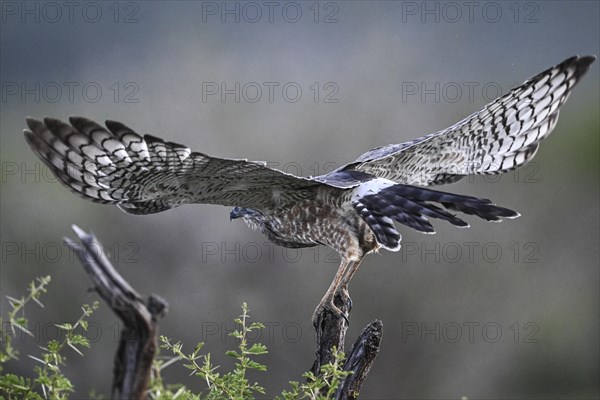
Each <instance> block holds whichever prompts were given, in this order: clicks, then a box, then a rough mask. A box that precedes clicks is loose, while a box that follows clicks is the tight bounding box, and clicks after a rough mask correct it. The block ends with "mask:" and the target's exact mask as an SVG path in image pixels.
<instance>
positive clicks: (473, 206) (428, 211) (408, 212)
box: [354, 184, 519, 248]
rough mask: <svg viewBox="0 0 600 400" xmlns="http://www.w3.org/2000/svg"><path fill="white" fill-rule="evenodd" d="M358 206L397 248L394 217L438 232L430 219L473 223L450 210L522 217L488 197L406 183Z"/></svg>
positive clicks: (382, 239) (382, 240)
mask: <svg viewBox="0 0 600 400" xmlns="http://www.w3.org/2000/svg"><path fill="white" fill-rule="evenodd" d="M434 203H437V204H434ZM354 207H355V208H356V210H357V211H358V212H359V214H360V215H361V217H362V218H363V220H364V221H365V222H366V223H367V224H368V225H369V227H370V228H371V229H372V230H373V232H374V233H375V235H376V237H377V240H378V241H379V242H380V243H381V244H382V245H383V246H384V247H386V248H387V247H388V246H391V247H394V242H395V240H396V234H397V232H396V231H395V229H394V230H393V231H392V229H393V224H391V220H390V219H393V220H394V221H397V222H399V223H401V224H403V225H406V226H409V227H411V228H413V229H416V230H418V231H420V232H425V233H435V230H434V229H433V226H432V225H431V223H430V222H429V218H437V219H442V220H445V221H448V222H450V223H451V224H452V225H455V226H458V227H460V228H466V227H468V226H469V224H468V223H466V222H465V221H464V220H462V219H461V218H459V217H457V216H456V215H455V214H453V213H452V212H450V211H458V212H462V213H464V214H469V215H476V216H478V217H480V218H483V219H485V220H487V221H494V222H499V221H502V218H516V217H518V216H519V213H517V212H515V211H513V210H509V209H508V208H504V207H499V206H497V205H495V204H492V202H491V201H490V200H488V199H480V198H477V197H473V196H463V195H459V194H453V193H447V192H440V191H437V190H431V189H426V188H423V187H418V186H410V185H402V184H396V185H392V186H388V187H385V188H383V189H381V190H379V191H378V192H376V193H373V194H369V195H365V196H362V197H360V198H358V199H356V200H355V201H354ZM390 226H391V228H390ZM394 232H395V233H394ZM396 244H397V243H396Z"/></svg>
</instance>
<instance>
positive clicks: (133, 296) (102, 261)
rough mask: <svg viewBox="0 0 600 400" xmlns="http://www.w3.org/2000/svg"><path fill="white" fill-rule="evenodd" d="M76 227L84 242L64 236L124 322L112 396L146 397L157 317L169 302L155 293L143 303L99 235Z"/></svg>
mask: <svg viewBox="0 0 600 400" xmlns="http://www.w3.org/2000/svg"><path fill="white" fill-rule="evenodd" d="M73 231H74V232H75V234H76V235H77V236H78V237H79V239H80V240H81V244H79V243H76V242H74V241H73V240H71V239H69V238H65V243H66V245H67V246H68V247H69V248H71V249H72V250H73V251H75V253H76V254H77V256H78V257H79V259H80V260H81V262H82V264H83V267H84V268H85V271H86V272H87V273H88V275H89V276H90V278H91V279H92V282H93V284H94V287H93V289H94V290H95V291H97V292H98V294H99V295H100V297H102V299H103V300H104V301H105V302H106V303H107V304H108V305H109V306H110V308H112V310H113V311H114V312H115V314H117V315H118V316H119V318H120V319H121V321H123V325H124V327H123V329H122V330H121V338H120V342H119V347H118V350H117V354H116V356H115V361H114V369H113V383H112V398H117V399H144V398H146V389H147V385H148V382H149V380H150V372H151V369H152V360H153V359H154V355H155V354H156V349H157V346H158V344H157V338H158V317H159V316H163V315H164V314H165V313H166V309H167V303H166V302H165V301H164V300H163V299H161V298H160V297H158V296H155V295H152V296H150V297H149V298H148V301H147V302H146V303H144V301H143V299H142V297H141V296H140V295H139V294H138V293H137V292H136V291H135V289H133V288H132V287H131V286H130V285H129V284H128V283H127V282H126V281H125V280H124V279H123V277H122V276H121V275H120V274H119V273H118V272H117V270H116V269H115V268H114V267H113V266H112V264H111V262H110V261H109V260H108V258H107V257H106V254H105V252H104V250H103V248H102V245H101V244H100V242H99V241H98V239H97V238H96V237H95V236H94V235H93V234H91V233H90V234H88V233H86V232H84V231H83V230H82V229H80V228H79V227H77V226H75V225H73Z"/></svg>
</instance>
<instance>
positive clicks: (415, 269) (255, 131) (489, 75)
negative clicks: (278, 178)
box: [0, 1, 600, 399]
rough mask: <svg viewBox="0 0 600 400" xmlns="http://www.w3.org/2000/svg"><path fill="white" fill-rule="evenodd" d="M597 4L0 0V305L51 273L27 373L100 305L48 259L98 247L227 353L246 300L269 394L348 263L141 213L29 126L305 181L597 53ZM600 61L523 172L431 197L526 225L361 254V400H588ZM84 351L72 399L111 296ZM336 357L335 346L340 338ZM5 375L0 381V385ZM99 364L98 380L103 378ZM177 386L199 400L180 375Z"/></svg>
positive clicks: (185, 214) (73, 369) (111, 331)
mask: <svg viewBox="0 0 600 400" xmlns="http://www.w3.org/2000/svg"><path fill="white" fill-rule="evenodd" d="M599 4H600V3H598V2H597V1H590V2H585V1H578V2H560V1H532V2H474V3H469V2H466V3H463V2H389V1H382V2H376V1H375V2H371V1H368V2H367V1H353V2H322V3H318V2H295V3H286V2H276V3H268V2H266V3H265V2H252V3H244V2H233V1H231V2H185V1H181V2H168V3H167V2H161V1H154V2H118V3H113V2H110V3H109V2H87V3H86V2H81V3H77V2H68V3H60V2H48V3H46V2H35V1H34V2H2V4H1V6H2V27H1V39H0V40H1V46H2V50H1V52H2V57H1V62H0V67H1V71H2V72H1V83H2V102H1V106H2V109H1V123H0V129H1V153H0V154H1V166H2V170H1V189H2V190H1V195H0V198H1V213H0V217H1V230H0V232H1V235H2V238H1V243H2V266H1V284H0V290H1V293H0V294H1V298H2V300H1V308H0V311H1V312H2V315H4V316H5V315H6V313H7V311H8V303H7V301H6V297H5V296H20V295H21V294H24V292H25V287H26V285H27V283H28V282H29V281H31V280H33V279H34V278H35V277H38V276H43V275H51V276H52V282H51V284H50V287H49V292H48V294H46V295H45V296H44V297H43V302H44V304H45V308H43V309H42V308H39V307H37V306H36V305H32V306H30V307H29V308H28V309H27V310H26V316H27V317H28V318H29V319H30V322H31V324H30V328H31V331H32V332H33V333H34V336H33V338H30V337H23V336H19V337H18V340H16V343H17V346H18V349H19V350H20V351H21V355H22V357H21V360H20V361H19V362H12V363H10V364H8V371H13V372H17V373H21V374H23V373H26V371H31V370H32V368H33V366H34V364H35V361H33V360H31V359H30V358H28V357H27V356H26V355H27V354H33V355H36V354H38V350H37V346H38V345H43V344H44V343H45V342H46V341H47V340H48V339H52V338H55V337H57V335H58V332H57V330H56V328H55V327H54V326H53V325H52V324H53V323H59V322H65V321H74V320H75V319H77V318H78V316H79V314H80V307H79V305H80V304H82V303H84V302H87V303H90V302H92V301H94V300H96V299H98V296H97V295H96V294H94V293H90V292H88V288H89V287H90V283H89V280H88V278H87V276H86V275H85V273H84V271H83V269H82V267H81V266H80V263H79V262H78V261H77V260H76V258H75V257H74V255H73V254H72V253H70V252H69V251H68V250H67V249H66V247H65V246H64V245H63V244H62V238H63V237H65V236H69V237H73V236H74V235H73V233H72V231H71V229H70V226H71V224H77V225H79V226H80V227H82V228H83V229H85V230H91V231H93V232H94V233H95V234H96V235H97V236H98V238H99V239H100V240H101V241H102V243H104V245H105V246H106V248H107V251H108V252H109V253H110V257H111V259H112V260H113V262H114V263H115V265H116V267H117V268H118V269H119V271H120V272H121V273H122V274H123V275H124V277H125V278H126V279H127V280H128V281H129V282H130V283H131V284H132V285H133V286H134V287H135V288H136V289H137V290H138V291H139V292H140V293H141V294H143V295H148V294H150V293H156V294H159V295H161V296H163V297H164V298H165V299H166V300H167V301H168V302H169V304H170V310H169V313H168V314H167V316H166V317H165V318H164V319H163V320H162V321H161V333H162V334H164V335H167V336H169V337H171V338H172V339H173V340H174V341H177V340H180V341H181V342H182V343H183V345H184V349H186V348H187V349H188V350H191V349H192V348H193V347H194V345H195V344H196V343H197V342H198V341H205V342H206V347H205V350H206V351H208V352H211V353H212V357H213V361H214V362H215V363H217V364H220V365H222V366H223V368H226V367H229V366H231V364H232V363H231V361H230V360H229V359H227V358H226V357H225V356H224V355H223V353H224V351H225V350H227V349H230V348H233V346H235V342H234V341H233V340H232V338H230V337H228V336H227V333H228V332H230V331H231V330H232V329H233V328H234V325H233V322H232V321H233V318H234V317H236V316H237V315H238V314H239V313H240V305H241V304H242V302H244V301H246V302H248V304H249V306H250V309H251V315H252V317H253V319H255V320H260V321H263V322H264V323H265V324H266V326H267V328H266V329H265V331H264V332H263V333H262V334H261V335H260V337H256V338H254V339H256V340H259V341H261V342H263V343H264V344H266V345H267V346H268V348H269V354H268V355H267V356H265V357H263V359H262V361H263V362H264V363H265V364H267V366H268V369H269V371H268V373H257V374H253V375H252V376H251V378H252V379H256V380H260V381H261V382H263V383H264V384H265V385H266V387H267V389H268V393H269V396H266V398H268V397H272V396H274V395H275V394H277V393H280V392H281V390H282V389H283V388H286V387H287V381H289V380H300V379H301V374H302V372H304V371H306V370H308V369H309V368H310V366H311V365H312V362H313V359H314V349H315V343H314V333H313V329H312V326H311V323H310V317H311V315H312V312H313V310H314V307H315V306H316V305H317V303H318V302H319V300H320V299H321V297H322V295H323V294H324V292H325V290H326V289H327V287H328V285H329V283H330V281H331V279H332V277H333V275H334V273H335V271H336V268H337V265H338V262H339V260H338V258H337V256H336V255H335V254H333V253H332V252H331V251H330V250H329V249H327V248H313V249H304V250H302V251H297V250H292V249H289V250H286V249H282V248H280V247H275V246H273V245H271V244H269V243H268V242H267V240H266V239H265V238H264V237H262V236H261V234H259V233H257V232H253V231H250V230H249V229H247V228H246V226H245V225H244V224H243V223H241V222H240V221H233V222H231V223H230V222H229V211H230V210H229V209H228V208H225V207H217V206H184V207H180V208H177V209H174V210H170V211H167V212H164V213H161V214H157V215H151V216H143V217H140V216H133V215H127V214H125V213H123V212H122V211H120V210H119V209H118V208H117V207H112V206H105V205H98V204H94V203H91V202H88V201H85V200H82V199H80V198H79V197H77V196H75V195H73V194H72V193H70V192H69V191H68V190H66V189H65V188H64V187H63V186H62V185H60V184H58V183H57V182H56V181H55V179H54V178H53V176H52V175H51V174H50V173H49V171H48V170H47V169H46V168H45V167H44V166H43V165H42V164H41V163H40V162H39V160H38V159H37V158H36V157H35V155H34V154H33V153H32V152H31V151H30V149H29V148H28V146H27V144H26V143H25V140H24V138H23V135H22V133H21V132H22V129H23V128H24V127H25V117H26V116H28V115H31V116H34V117H38V118H39V117H43V116H52V117H56V118H61V119H66V118H68V117H69V116H71V115H83V116H87V117H89V118H92V119H95V120H97V121H99V122H101V121H103V120H105V119H115V120H119V121H122V122H124V123H126V124H127V125H129V126H130V127H132V128H133V129H135V130H136V131H138V132H139V133H151V134H154V135H157V136H161V137H163V138H165V139H167V140H171V141H174V142H180V143H185V144H187V145H189V146H190V147H191V148H192V149H194V150H197V151H201V152H204V153H207V154H210V155H215V156H222V157H229V158H248V159H251V160H267V161H269V163H270V165H272V166H274V167H277V168H280V169H284V170H286V171H287V172H290V173H295V174H302V175H317V174H322V173H326V172H329V171H331V170H332V169H333V168H335V167H336V166H339V165H341V164H343V163H346V162H348V161H351V160H353V159H354V158H355V157H356V156H358V155H359V154H361V153H363V152H364V151H366V150H368V149H370V148H373V147H376V146H381V145H385V144H388V143H399V142H403V141H407V140H411V139H414V138H416V137H418V136H421V135H424V134H427V133H430V132H435V131H437V130H440V129H443V128H445V127H447V126H449V125H451V124H453V123H455V122H456V121H458V120H460V119H462V118H463V117H465V116H467V115H468V114H470V113H472V112H473V111H475V110H477V109H478V108H480V107H482V106H483V105H485V104H486V103H487V102H489V101H490V100H492V99H493V98H495V97H497V96H498V95H501V94H504V93H507V92H508V91H509V89H510V88H511V87H512V86H514V85H515V84H518V83H520V82H523V81H524V80H526V79H527V78H529V77H531V76H533V75H535V74H537V73H539V72H541V71H543V70H545V69H546V68H548V67H550V66H552V65H554V64H557V63H559V62H560V61H562V60H563V59H565V58H567V57H569V56H571V55H574V54H580V55H585V54H598V53H599V52H600V51H599V41H600V39H599V38H600V29H599V25H600V22H599V19H598V15H599V12H600V10H599V7H600V6H599ZM599 65H600V63H599V62H598V61H596V63H594V64H593V65H592V66H591V69H590V71H589V73H588V75H587V76H586V77H585V78H584V79H583V81H582V82H581V83H580V85H579V86H578V87H577V88H576V89H575V90H574V93H573V94H572V96H571V98H570V100H569V101H568V103H567V104H566V105H565V106H564V107H563V108H562V110H561V118H560V120H559V122H558V125H557V127H556V130H555V132H554V134H553V135H552V136H551V137H550V138H549V139H548V140H547V141H546V142H544V144H543V145H542V146H541V148H540V151H539V152H538V154H537V156H536V158H535V160H534V162H533V163H531V164H529V165H528V166H526V167H525V168H523V169H521V170H520V171H518V172H515V173H510V174H506V175H503V176H501V177H492V178H490V177H488V178H481V177H478V178H474V179H464V180H463V181H461V182H459V183H457V184H454V185H452V186H445V187H444V188H443V190H448V191H453V192H458V193H464V194H469V195H476V196H481V197H486V198H491V199H493V200H494V201H495V202H496V203H497V204H500V205H502V206H505V207H509V208H512V209H515V210H518V211H519V212H520V213H521V214H522V217H521V218H519V219H516V220H511V221H507V222H504V223H502V224H489V223H485V222H483V221H480V220H476V219H473V218H469V219H468V220H469V222H470V223H471V228H470V229H466V230H464V229H463V230H459V229H454V228H453V227H452V226H449V225H448V224H446V225H445V224H443V223H438V224H436V225H437V226H436V228H437V234H436V235H421V234H419V233H417V232H413V231H410V230H409V229H402V231H401V232H402V235H403V248H402V250H401V251H400V253H390V252H385V251H384V252H382V253H381V254H380V255H371V256H370V257H368V258H367V259H366V260H365V262H364V263H363V265H362V266H361V269H360V271H359V273H358V274H357V275H356V276H355V278H354V280H353V282H352V285H351V288H350V289H351V290H350V293H351V295H352V298H353V300H354V309H353V311H352V314H351V318H350V322H351V324H350V328H349V331H348V338H349V339H354V338H355V337H356V336H357V335H358V334H359V332H360V331H361V330H362V328H363V327H364V326H365V325H366V324H367V323H369V322H370V321H372V320H373V319H375V318H379V319H381V320H382V321H383V324H384V335H383V343H382V350H381V353H380V355H379V356H378V358H377V360H376V362H375V365H374V367H373V369H372V371H371V373H370V375H369V377H368V379H367V381H366V383H365V386H364V390H363V393H361V394H362V396H361V398H364V399H382V398H394V399H447V398H460V397H461V396H468V397H469V398H473V399H476V398H484V399H497V398H504V399H533V398H536V399H537V398H552V399H558V398H597V397H598V395H599V381H598V376H600V374H599V371H598V369H599V368H598V365H599V348H598V346H599V344H598V343H599V323H598V322H599V317H598V315H599V310H598V308H599V301H598V300H599V299H598V294H599V254H598V253H599V214H598V213H599V208H598V204H599V199H598V196H599V179H598V178H599V176H598V175H599V171H600V169H599V117H598V109H599V103H600V102H599V74H598V71H599ZM92 327H93V330H92V329H91V330H90V332H89V333H88V337H89V338H90V340H92V342H93V347H92V349H91V350H87V351H85V358H82V357H80V356H79V355H77V354H76V353H75V352H70V353H68V357H69V365H68V368H67V369H66V374H67V376H69V377H70V378H71V379H72V381H73V382H74V384H75V387H76V394H75V395H74V396H73V398H87V397H88V396H89V392H90V390H91V389H92V388H95V390H96V392H99V393H104V394H108V393H109V391H110V381H111V374H112V372H111V371H112V360H113V356H114V352H115V350H116V346H117V341H116V335H117V333H118V331H119V329H120V323H119V321H117V320H116V318H115V316H114V315H113V314H112V313H111V311H110V310H109V309H108V307H107V306H105V305H104V304H102V306H101V309H100V310H98V311H97V312H96V313H95V314H94V316H93V317H92ZM349 345H350V343H348V346H349ZM8 371H7V372H8ZM103 371H104V372H103ZM165 379H166V380H167V381H169V382H185V383H186V384H187V385H188V386H190V387H191V388H194V389H196V390H198V391H199V390H201V389H202V388H203V387H204V386H203V383H202V382H200V380H199V379H194V378H189V377H187V372H186V370H184V369H183V368H182V367H180V366H171V367H169V368H168V369H166V370H165Z"/></svg>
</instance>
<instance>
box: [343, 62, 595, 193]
mask: <svg viewBox="0 0 600 400" xmlns="http://www.w3.org/2000/svg"><path fill="white" fill-rule="evenodd" d="M595 59H596V57H595V56H585V57H578V56H574V57H571V58H569V59H567V60H565V61H563V62H562V63H560V64H558V65H556V66H554V67H552V68H549V69H548V70H546V71H544V72H542V73H540V74H538V75H536V76H535V77H533V78H531V79H529V80H527V81H526V82H525V83H523V84H522V85H521V86H518V87H516V88H514V89H512V91H511V92H510V93H508V94H506V95H505V96H503V97H500V98H498V99H496V100H495V101H493V102H492V103H490V104H488V105H486V106H485V107H483V108H482V109H481V110H479V111H477V112H476V113H474V114H472V115H470V116H468V117H467V118H465V119H463V120H462V121H460V122H458V123H457V124H455V125H453V126H451V127H449V128H447V129H444V130H443V131H440V132H437V133H433V134H430V135H427V136H423V137H421V138H419V139H416V140H413V141H411V142H407V143H401V144H391V145H387V146H384V147H379V148H375V149H373V150H371V151H368V152H367V153H365V154H363V155H361V156H360V157H358V159H356V161H354V162H352V163H350V164H348V165H345V166H343V167H341V168H340V169H339V170H346V171H348V170H357V171H362V172H365V173H368V174H372V175H375V176H377V177H380V178H386V179H390V180H393V181H396V182H399V183H405V184H413V185H422V186H427V185H434V184H442V183H450V182H455V181H458V180H459V179H461V178H462V177H463V176H465V175H470V174H498V173H502V172H506V171H510V170H513V169H515V168H517V167H519V166H521V165H523V164H525V163H526V162H527V161H529V160H530V159H531V158H532V157H533V156H534V155H535V153H536V151H537V149H538V146H539V143H540V142H541V141H542V140H543V139H545V138H546V137H547V136H548V135H549V134H550V133H551V132H552V130H553V129H554V127H555V126H556V122H557V120H558V111H559V108H560V106H561V105H563V104H564V103H565V101H566V100H567V98H568V97H569V94H570V93H571V90H572V89H573V87H574V86H575V84H577V82H578V81H579V80H580V78H581V77H582V76H583V75H584V74H585V73H586V72H587V70H588V67H589V65H590V64H591V63H592V62H593V61H594V60H595Z"/></svg>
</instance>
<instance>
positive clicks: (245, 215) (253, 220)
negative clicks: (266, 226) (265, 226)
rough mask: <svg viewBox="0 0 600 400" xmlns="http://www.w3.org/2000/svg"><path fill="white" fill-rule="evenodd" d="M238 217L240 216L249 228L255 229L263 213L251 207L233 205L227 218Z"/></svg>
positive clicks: (258, 225)
mask: <svg viewBox="0 0 600 400" xmlns="http://www.w3.org/2000/svg"><path fill="white" fill-rule="evenodd" d="M238 218H242V219H243V220H244V222H245V223H246V224H247V225H248V226H249V227H250V228H252V229H257V228H259V227H260V224H261V222H262V218H263V215H262V214H261V213H260V211H258V210H255V209H253V208H246V207H234V208H233V209H232V210H231V212H230V213H229V220H230V221H232V220H234V219H238Z"/></svg>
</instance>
